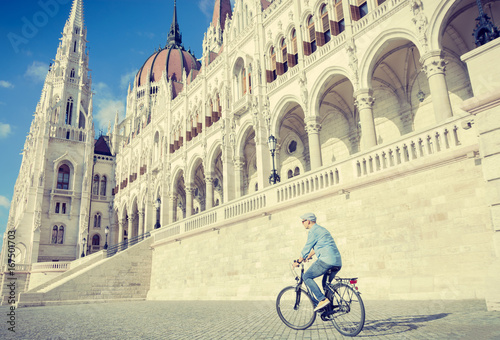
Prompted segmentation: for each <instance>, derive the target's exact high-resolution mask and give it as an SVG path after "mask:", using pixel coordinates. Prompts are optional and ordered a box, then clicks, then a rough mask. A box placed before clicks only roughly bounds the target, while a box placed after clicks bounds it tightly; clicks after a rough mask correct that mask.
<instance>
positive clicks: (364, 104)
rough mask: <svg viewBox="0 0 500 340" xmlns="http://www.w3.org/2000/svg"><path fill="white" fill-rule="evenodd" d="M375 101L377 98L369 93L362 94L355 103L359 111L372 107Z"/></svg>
mask: <svg viewBox="0 0 500 340" xmlns="http://www.w3.org/2000/svg"><path fill="white" fill-rule="evenodd" d="M374 103H375V98H373V97H372V96H370V95H369V94H360V95H358V96H357V97H356V100H355V101H354V105H356V107H357V108H358V110H359V111H362V110H365V109H371V108H372V107H373V104H374Z"/></svg>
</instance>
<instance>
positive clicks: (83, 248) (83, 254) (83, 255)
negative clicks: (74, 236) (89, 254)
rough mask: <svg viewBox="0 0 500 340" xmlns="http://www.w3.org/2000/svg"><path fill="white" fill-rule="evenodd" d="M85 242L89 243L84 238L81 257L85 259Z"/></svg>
mask: <svg viewBox="0 0 500 340" xmlns="http://www.w3.org/2000/svg"><path fill="white" fill-rule="evenodd" d="M85 242H87V239H86V238H85V237H84V238H83V240H82V255H81V257H85Z"/></svg>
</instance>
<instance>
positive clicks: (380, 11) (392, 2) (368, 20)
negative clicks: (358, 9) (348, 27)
mask: <svg viewBox="0 0 500 340" xmlns="http://www.w3.org/2000/svg"><path fill="white" fill-rule="evenodd" d="M404 2H408V1H407V0H388V1H386V2H384V3H383V4H381V5H379V6H377V7H376V8H375V9H373V10H372V11H370V12H369V13H368V14H367V15H366V16H365V17H364V18H362V19H361V20H358V21H355V22H353V26H352V34H353V35H356V34H357V33H360V32H361V31H363V30H365V28H367V27H368V26H370V25H371V24H372V23H374V22H375V21H377V20H378V19H379V18H381V17H383V16H384V15H386V14H388V13H389V12H391V11H392V10H393V9H395V8H396V7H399V5H401V4H402V3H404ZM402 6H403V5H402Z"/></svg>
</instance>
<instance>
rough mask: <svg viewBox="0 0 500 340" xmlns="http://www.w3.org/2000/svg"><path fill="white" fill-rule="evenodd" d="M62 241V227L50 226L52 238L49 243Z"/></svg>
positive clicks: (60, 242)
mask: <svg viewBox="0 0 500 340" xmlns="http://www.w3.org/2000/svg"><path fill="white" fill-rule="evenodd" d="M63 241H64V227H63V226H60V227H57V226H56V225H55V226H54V227H53V228H52V238H51V241H50V243H52V244H63Z"/></svg>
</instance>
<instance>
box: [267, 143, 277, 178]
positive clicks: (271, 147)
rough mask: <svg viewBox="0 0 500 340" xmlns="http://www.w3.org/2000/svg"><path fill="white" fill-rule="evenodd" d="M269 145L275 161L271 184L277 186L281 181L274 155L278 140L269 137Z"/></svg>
mask: <svg viewBox="0 0 500 340" xmlns="http://www.w3.org/2000/svg"><path fill="white" fill-rule="evenodd" d="M267 144H268V145H269V151H270V152H271V158H272V159H273V169H272V170H271V176H269V184H276V183H278V182H279V181H280V176H279V175H278V173H277V172H276V168H275V166H274V153H275V152H276V138H275V137H274V136H273V135H270V136H269V139H268V140H267Z"/></svg>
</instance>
